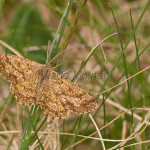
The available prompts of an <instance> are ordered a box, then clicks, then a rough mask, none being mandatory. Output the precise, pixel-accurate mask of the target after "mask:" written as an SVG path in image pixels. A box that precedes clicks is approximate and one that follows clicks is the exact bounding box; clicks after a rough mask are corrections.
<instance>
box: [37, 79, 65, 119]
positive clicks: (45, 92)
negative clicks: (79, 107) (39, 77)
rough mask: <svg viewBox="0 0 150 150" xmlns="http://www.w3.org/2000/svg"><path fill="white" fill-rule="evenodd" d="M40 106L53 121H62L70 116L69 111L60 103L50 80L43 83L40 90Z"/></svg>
mask: <svg viewBox="0 0 150 150" xmlns="http://www.w3.org/2000/svg"><path fill="white" fill-rule="evenodd" d="M39 92H40V95H39V97H38V100H37V101H38V105H39V106H40V107H41V109H42V110H43V111H44V114H45V115H47V116H49V117H50V118H51V119H62V118H66V117H67V115H68V111H67V109H66V108H65V107H64V106H63V104H62V103H61V102H60V97H59V95H57V92H56V91H55V89H54V88H53V87H52V86H51V83H50V82H49V80H48V79H45V80H44V81H43V84H42V86H41V87H40V89H39Z"/></svg>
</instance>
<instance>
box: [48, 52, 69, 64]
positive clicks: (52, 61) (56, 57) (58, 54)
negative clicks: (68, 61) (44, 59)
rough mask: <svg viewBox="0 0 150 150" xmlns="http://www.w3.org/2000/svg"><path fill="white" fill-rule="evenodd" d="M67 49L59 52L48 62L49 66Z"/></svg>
mask: <svg viewBox="0 0 150 150" xmlns="http://www.w3.org/2000/svg"><path fill="white" fill-rule="evenodd" d="M67 50H68V49H64V50H62V51H61V52H59V53H58V54H57V55H56V56H55V57H53V58H52V60H51V61H50V62H49V63H50V64H51V63H52V62H53V61H54V60H55V59H56V58H58V57H59V56H61V55H63V54H64V53H65V52H66V51H67Z"/></svg>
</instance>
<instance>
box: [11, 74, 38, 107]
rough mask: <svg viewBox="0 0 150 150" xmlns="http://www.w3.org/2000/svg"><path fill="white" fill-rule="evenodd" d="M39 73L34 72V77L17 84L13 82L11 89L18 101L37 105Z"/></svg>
mask: <svg viewBox="0 0 150 150" xmlns="http://www.w3.org/2000/svg"><path fill="white" fill-rule="evenodd" d="M38 83H39V80H38V74H33V75H32V77H30V78H27V79H26V80H25V81H22V82H19V83H17V84H11V86H10V89H11V90H12V92H13V93H14V95H15V97H16V100H17V102H19V103H21V104H23V105H36V104H37V100H36V96H37V88H38Z"/></svg>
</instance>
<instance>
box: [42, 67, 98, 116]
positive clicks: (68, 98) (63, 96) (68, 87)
mask: <svg viewBox="0 0 150 150" xmlns="http://www.w3.org/2000/svg"><path fill="white" fill-rule="evenodd" d="M48 76H49V79H48V81H47V82H46V88H45V90H46V89H47V91H46V93H47V95H48V96H47V97H49V98H50V97H51V101H52V100H53V99H56V102H57V104H59V105H60V106H61V107H62V110H64V109H65V110H66V111H68V112H70V111H72V112H76V113H81V114H82V113H85V112H90V111H92V110H94V109H95V108H96V107H97V103H96V102H95V101H94V100H93V98H92V97H91V96H89V95H88V94H87V93H86V92H84V91H83V90H82V89H80V88H78V87H76V86H75V85H74V84H73V83H71V82H70V81H68V80H66V79H63V78H62V77H61V75H59V74H58V73H57V72H55V71H53V70H52V69H51V70H50V71H49V75H48ZM44 86H45V85H43V87H44ZM45 90H43V91H45ZM46 93H45V94H46ZM45 94H42V95H45ZM43 99H44V98H43ZM48 101H49V100H47V102H45V103H48ZM50 103H51V102H50ZM56 108H57V107H56ZM56 110H57V109H56Z"/></svg>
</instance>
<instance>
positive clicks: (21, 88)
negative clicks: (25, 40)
mask: <svg viewBox="0 0 150 150" xmlns="http://www.w3.org/2000/svg"><path fill="white" fill-rule="evenodd" d="M0 74H1V75H2V76H4V77H5V78H6V79H7V80H8V81H10V82H11V86H10V89H11V91H12V92H13V93H14V95H15V97H16V100H17V102H19V103H21V104H23V105H39V106H40V107H41V109H42V110H43V111H44V114H45V115H47V116H49V117H50V118H51V119H61V118H66V117H67V114H68V112H75V113H81V114H82V113H85V112H90V111H92V110H94V109H95V108H96V107H97V103H96V102H95V101H94V100H93V98H92V97H91V96H89V95H88V94H87V93H86V92H84V91H83V90H82V89H80V88H78V87H77V86H75V85H74V84H73V83H71V82H70V81H69V80H66V79H64V78H62V76H61V75H60V74H58V73H57V72H55V71H54V70H53V69H52V68H51V67H49V65H48V64H45V65H43V64H39V63H36V62H34V61H31V60H28V59H26V58H23V57H18V56H14V55H10V54H5V53H0Z"/></svg>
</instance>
